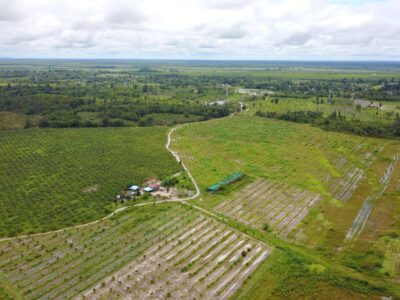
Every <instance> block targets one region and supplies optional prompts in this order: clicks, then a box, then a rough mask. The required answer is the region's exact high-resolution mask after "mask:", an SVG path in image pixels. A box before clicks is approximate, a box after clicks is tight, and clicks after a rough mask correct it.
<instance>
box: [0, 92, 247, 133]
mask: <svg viewBox="0 0 400 300" xmlns="http://www.w3.org/2000/svg"><path fill="white" fill-rule="evenodd" d="M45 88H46V87H42V89H45ZM15 90H17V91H18V89H16V88H5V89H4V88H3V89H2V90H1V89H0V111H5V112H16V113H19V114H22V115H24V116H27V118H26V120H27V121H26V126H25V127H27V128H28V127H55V128H62V127H64V128H65V127H109V126H113V127H122V126H134V125H138V126H154V125H166V121H165V120H162V119H161V118H154V117H153V115H154V114H166V115H168V122H169V123H168V124H175V123H182V122H191V121H201V120H208V119H212V118H221V117H225V116H228V115H229V114H230V113H232V112H233V111H235V110H237V109H239V106H238V105H231V104H225V105H207V104H204V103H201V102H200V101H187V102H183V101H180V102H178V101H171V100H164V101H163V100H151V101H150V100H146V99H143V98H138V99H126V100H109V101H104V100H103V101H99V100H96V99H95V98H92V97H79V96H78V97H77V96H72V95H60V94H50V93H46V92H45V91H41V93H34V94H29V93H26V94H25V93H24V92H21V90H23V89H20V90H19V91H18V92H19V93H16V92H15ZM30 116H35V117H37V118H35V119H36V120H38V121H36V122H32V121H30V120H31V118H29V117H30ZM82 116H90V117H82ZM174 116H175V117H174Z"/></svg>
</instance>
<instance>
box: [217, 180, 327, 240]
mask: <svg viewBox="0 0 400 300" xmlns="http://www.w3.org/2000/svg"><path fill="white" fill-rule="evenodd" d="M320 199H321V196H320V195H319V194H317V193H312V192H309V191H305V190H300V189H299V188H295V187H291V186H289V185H287V184H282V183H276V182H272V181H269V180H262V179H258V180H256V181H254V182H253V183H251V184H249V185H248V186H246V187H245V188H244V189H242V190H240V191H238V192H237V193H236V194H235V195H234V196H233V197H232V198H231V199H228V200H226V201H224V202H222V203H221V204H219V205H218V206H217V207H216V208H215V210H216V211H218V212H221V213H224V214H226V215H228V216H230V217H232V218H234V219H237V220H239V221H241V222H243V223H245V224H248V225H253V226H256V227H258V228H261V229H267V230H271V231H272V232H273V233H275V234H278V235H280V236H282V237H286V236H287V235H288V234H289V233H290V232H291V231H292V230H293V229H294V228H296V226H297V225H298V224H299V223H300V221H301V220H303V219H304V218H305V217H306V215H307V213H308V212H309V210H310V209H311V207H313V206H314V205H315V204H316V203H317V202H318V201H319V200H320Z"/></svg>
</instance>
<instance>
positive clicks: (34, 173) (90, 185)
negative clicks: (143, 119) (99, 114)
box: [0, 127, 180, 236]
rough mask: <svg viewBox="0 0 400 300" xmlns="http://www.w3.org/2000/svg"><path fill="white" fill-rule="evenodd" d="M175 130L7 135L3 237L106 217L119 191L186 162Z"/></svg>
mask: <svg viewBox="0 0 400 300" xmlns="http://www.w3.org/2000/svg"><path fill="white" fill-rule="evenodd" d="M166 133H167V128H165V127H153V128H102V129H89V128H86V129H41V130H38V129H30V130H23V131H3V132H0V157H1V158H0V178H1V182H2V184H1V190H0V199H1V200H0V203H1V205H0V235H1V236H14V235H19V234H22V233H34V232H43V231H48V230H54V229H58V228H63V227H66V226H71V225H75V224H80V223H84V222H88V221H92V220H96V219H99V218H101V217H103V216H105V215H106V214H108V213H110V212H111V210H112V209H113V205H114V204H113V199H114V198H115V196H116V195H117V194H118V193H119V192H121V191H122V190H123V189H125V188H126V186H127V185H128V184H131V183H139V184H140V183H142V181H143V179H144V178H146V177H149V176H153V175H155V176H158V177H160V178H164V177H167V176H170V175H172V174H175V173H176V172H177V171H179V169H180V167H179V165H178V164H177V163H176V161H175V160H174V159H173V157H171V155H169V153H168V152H167V150H166V149H165V148H164V145H165V141H166Z"/></svg>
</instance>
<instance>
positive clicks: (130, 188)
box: [128, 185, 140, 191]
mask: <svg viewBox="0 0 400 300" xmlns="http://www.w3.org/2000/svg"><path fill="white" fill-rule="evenodd" d="M128 190H131V191H139V190H140V186H138V185H131V186H130V187H129V188H128Z"/></svg>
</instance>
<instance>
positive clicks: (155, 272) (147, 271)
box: [77, 216, 272, 299]
mask: <svg viewBox="0 0 400 300" xmlns="http://www.w3.org/2000/svg"><path fill="white" fill-rule="evenodd" d="M271 251H272V248H271V247H268V246H266V245H265V244H263V243H261V242H258V241H256V240H254V239H252V238H250V237H248V236H246V235H243V234H241V233H239V232H236V231H234V230H231V229H229V228H228V227H226V226H225V225H222V224H220V223H218V222H216V221H213V220H211V219H208V218H206V217H200V216H199V217H198V218H197V219H195V220H194V221H193V222H192V223H190V224H188V225H187V226H186V227H184V228H181V229H180V230H177V231H176V232H175V233H173V234H172V235H170V236H169V237H168V238H166V239H164V240H161V241H160V242H159V243H158V244H156V245H154V246H152V247H151V248H150V249H148V250H147V251H146V252H145V254H144V255H142V256H140V257H138V258H137V259H136V260H134V261H132V262H131V263H130V264H128V265H127V266H126V267H124V268H123V269H121V270H120V271H118V272H116V273H114V274H112V275H110V276H109V277H107V278H106V279H105V280H103V281H102V282H101V283H98V284H97V285H96V286H94V287H91V288H90V289H88V290H87V291H86V292H84V293H83V294H82V295H80V296H79V297H77V299H81V298H83V299H116V298H124V299H128V298H129V299H145V298H149V297H150V298H162V299H165V298H169V297H170V298H172V299H228V298H229V296H230V295H232V294H233V293H234V292H235V290H236V289H237V288H239V287H240V286H241V284H242V283H243V281H244V280H245V279H246V278H247V277H248V276H249V275H250V274H251V273H252V272H253V271H254V270H255V269H256V268H257V266H258V265H259V264H260V263H261V262H262V261H263V260H264V259H266V258H267V257H268V256H269V254H270V253H271Z"/></svg>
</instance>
